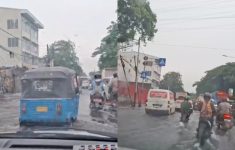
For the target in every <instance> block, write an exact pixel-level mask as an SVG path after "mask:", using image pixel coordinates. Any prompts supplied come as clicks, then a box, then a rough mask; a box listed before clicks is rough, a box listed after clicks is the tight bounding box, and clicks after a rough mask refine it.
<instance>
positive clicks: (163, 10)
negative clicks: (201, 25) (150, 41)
mask: <svg viewBox="0 0 235 150" xmlns="http://www.w3.org/2000/svg"><path fill="white" fill-rule="evenodd" d="M177 2H178V1H177ZM231 2H234V1H227V2H226V3H225V1H217V2H215V0H213V1H208V3H205V1H201V2H196V3H190V5H185V6H183V5H181V7H177V8H175V9H165V8H162V9H159V10H156V12H159V13H171V12H177V11H178V12H180V11H185V10H192V9H195V8H196V9H200V8H202V7H203V6H204V7H207V8H208V6H214V5H218V4H221V3H224V4H229V3H230V5H231ZM197 4H199V5H197ZM182 6H183V7H182ZM168 8H169V7H168Z"/></svg>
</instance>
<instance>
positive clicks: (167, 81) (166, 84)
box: [160, 72, 184, 92]
mask: <svg viewBox="0 0 235 150" xmlns="http://www.w3.org/2000/svg"><path fill="white" fill-rule="evenodd" d="M160 88H161V89H169V90H170V91H172V92H183V91H184V89H183V83H182V79H181V75H180V73H178V72H168V73H167V74H165V75H164V76H163V79H162V80H161V82H160Z"/></svg>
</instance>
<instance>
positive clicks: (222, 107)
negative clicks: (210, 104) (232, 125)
mask: <svg viewBox="0 0 235 150" xmlns="http://www.w3.org/2000/svg"><path fill="white" fill-rule="evenodd" d="M230 113H231V105H230V104H229V103H228V98H227V97H223V98H221V99H220V103H219V105H218V109H217V119H218V120H219V119H221V117H222V116H223V115H224V114H230Z"/></svg>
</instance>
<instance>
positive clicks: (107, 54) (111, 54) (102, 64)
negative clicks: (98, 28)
mask: <svg viewBox="0 0 235 150" xmlns="http://www.w3.org/2000/svg"><path fill="white" fill-rule="evenodd" d="M107 30H108V35H107V36H105V37H104V38H103V39H102V40H101V44H100V46H99V47H98V48H96V49H95V51H94V52H93V54H92V57H95V56H97V55H100V58H99V62H98V66H99V69H100V70H102V69H104V68H107V67H116V66H117V37H118V28H117V24H116V23H115V22H111V25H110V26H109V27H108V28H107Z"/></svg>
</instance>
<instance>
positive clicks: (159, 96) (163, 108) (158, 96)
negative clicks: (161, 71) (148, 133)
mask: <svg viewBox="0 0 235 150" xmlns="http://www.w3.org/2000/svg"><path fill="white" fill-rule="evenodd" d="M145 112H146V113H151V112H153V113H154V112H155V113H159V114H168V115H170V114H173V113H174V112H175V101H174V93H173V92H171V91H169V90H163V89H150V90H149V92H148V96H147V102H146V107H145Z"/></svg>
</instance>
